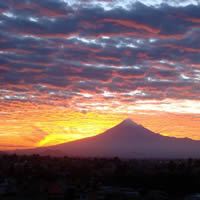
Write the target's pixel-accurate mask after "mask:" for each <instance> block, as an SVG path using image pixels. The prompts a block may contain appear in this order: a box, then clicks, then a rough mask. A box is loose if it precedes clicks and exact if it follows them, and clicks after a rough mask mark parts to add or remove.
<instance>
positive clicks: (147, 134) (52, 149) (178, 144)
mask: <svg viewBox="0 0 200 200" xmlns="http://www.w3.org/2000/svg"><path fill="white" fill-rule="evenodd" d="M15 153H19V154H41V155H50V156H75V157H105V158H111V157H119V158H137V159H139V158H140V159H148V158H149V159H151V158H158V159H162V158H200V141H194V140H191V139H189V138H175V137H167V136H162V135H160V134H157V133H154V132H152V131H150V130H148V129H147V128H145V127H143V126H142V125H139V124H137V123H135V122H133V121H132V120H131V119H126V120H124V121H122V122H121V123H120V124H118V125H117V126H115V127H113V128H111V129H109V130H107V131H105V132H104V133H102V134H99V135H97V136H93V137H89V138H84V139H80V140H77V141H73V142H67V143H63V144H59V145H54V146H49V147H40V148H35V149H29V150H20V151H16V152H15Z"/></svg>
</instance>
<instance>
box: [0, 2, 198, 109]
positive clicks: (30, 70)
mask: <svg viewBox="0 0 200 200" xmlns="http://www.w3.org/2000/svg"><path fill="white" fill-rule="evenodd" d="M199 11H200V5H199V3H198V2H197V1H195V0H190V1H189V0H187V1H178V0H176V1H175V0H174V1H162V0H157V1H150V0H148V1H128V0H126V1H118V0H107V1H106V0H104V1H103V0H101V1H95V0H92V1H64V0H59V1H54V0H44V1H39V0H36V1H32V0H29V1H28V0H23V1H20V2H16V1H12V0H8V1H6V2H1V3H0V13H1V16H0V46H1V49H0V91H1V93H0V100H1V101H4V102H12V101H20V102H25V101H28V102H37V103H39V102H40V103H43V104H59V105H67V106H68V105H69V104H70V105H71V106H74V107H78V106H79V105H80V104H79V103H80V102H83V101H85V102H86V103H87V102H88V103H91V102H94V101H95V99H98V100H100V101H101V100H102V101H103V100H104V99H111V100H112V101H115V100H117V101H120V102H121V103H123V102H129V103H131V102H132V103H134V102H136V101H138V100H158V101H161V100H164V99H175V100H193V101H198V100H199V99H200V96H199V92H200V88H199V84H200V57H199V53H200V52H199V47H200V46H199V28H200V14H199V13H200V12H199ZM105 91H106V93H105ZM138 91H139V92H138ZM108 94H109V95H108Z"/></svg>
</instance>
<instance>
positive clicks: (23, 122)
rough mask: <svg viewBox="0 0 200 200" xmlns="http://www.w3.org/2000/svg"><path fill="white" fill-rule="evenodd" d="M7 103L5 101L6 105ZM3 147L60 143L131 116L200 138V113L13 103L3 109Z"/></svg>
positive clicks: (152, 127) (0, 135) (163, 131)
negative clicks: (94, 109)
mask: <svg viewBox="0 0 200 200" xmlns="http://www.w3.org/2000/svg"><path fill="white" fill-rule="evenodd" d="M4 106H5V105H4ZM0 113H1V115H0V149H1V150H2V149H16V148H27V147H28V148H29V147H37V146H47V145H54V144H59V143H63V142H67V141H72V140H77V139H80V138H84V137H89V136H94V135H97V134H99V133H102V132H104V131H105V130H107V129H108V128H111V127H113V126H115V125H116V124H118V123H120V122H121V121H122V120H123V119H125V118H127V117H131V118H132V119H133V120H134V121H135V122H137V123H139V124H142V125H143V126H145V127H147V128H149V129H150V130H152V131H154V132H157V133H161V134H163V135H167V136H175V137H190V138H193V139H197V140H198V139H200V135H199V133H200V115H199V114H186V113H179V114H174V113H166V112H158V111H152V110H149V111H147V110H146V111H145V112H141V110H140V111H135V112H132V113H134V114H132V113H131V114H130V113H129V114H123V113H115V109H114V108H113V112H111V111H110V112H107V111H103V112H101V111H90V112H80V111H75V110H74V111H72V110H69V109H67V108H64V107H59V106H53V105H52V106H51V105H35V104H31V103H25V102H24V103H18V102H15V103H12V104H9V105H6V106H5V107H4V108H1V110H0Z"/></svg>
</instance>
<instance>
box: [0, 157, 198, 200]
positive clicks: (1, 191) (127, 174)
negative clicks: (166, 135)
mask: <svg viewBox="0 0 200 200" xmlns="http://www.w3.org/2000/svg"><path fill="white" fill-rule="evenodd" d="M198 193H200V160H192V159H189V160H120V159H118V158H113V159H103V158H102V159H100V158H94V159H89V158H88V159H81V158H68V157H63V158H53V157H48V156H46V157H41V156H39V155H33V156H17V155H1V156H0V195H1V196H3V197H4V198H3V199H5V200H6V199H10V200H11V199H13V200H14V199H20V200H23V199H70V200H73V199H82V200H83V199H85V200H86V199H91V200H95V199H105V200H106V199H110V200H112V199H115V200H116V199H119V200H121V199H122V200H125V199H133V200H134V199H135V200H140V199H141V200H157V199H159V200H162V199H166V200H167V199H170V200H173V199H177V200H178V199H184V198H185V199H188V200H189V199H199V197H198ZM193 194H194V195H193ZM190 195H193V197H189V196H190ZM187 196H188V197H187ZM0 198H1V197H0Z"/></svg>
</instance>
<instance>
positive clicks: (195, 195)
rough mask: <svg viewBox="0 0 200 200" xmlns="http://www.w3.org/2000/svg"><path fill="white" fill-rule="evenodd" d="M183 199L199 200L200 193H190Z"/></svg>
mask: <svg viewBox="0 0 200 200" xmlns="http://www.w3.org/2000/svg"><path fill="white" fill-rule="evenodd" d="M184 200H200V194H192V195H190V196H187V197H186V198H185V199H184Z"/></svg>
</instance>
